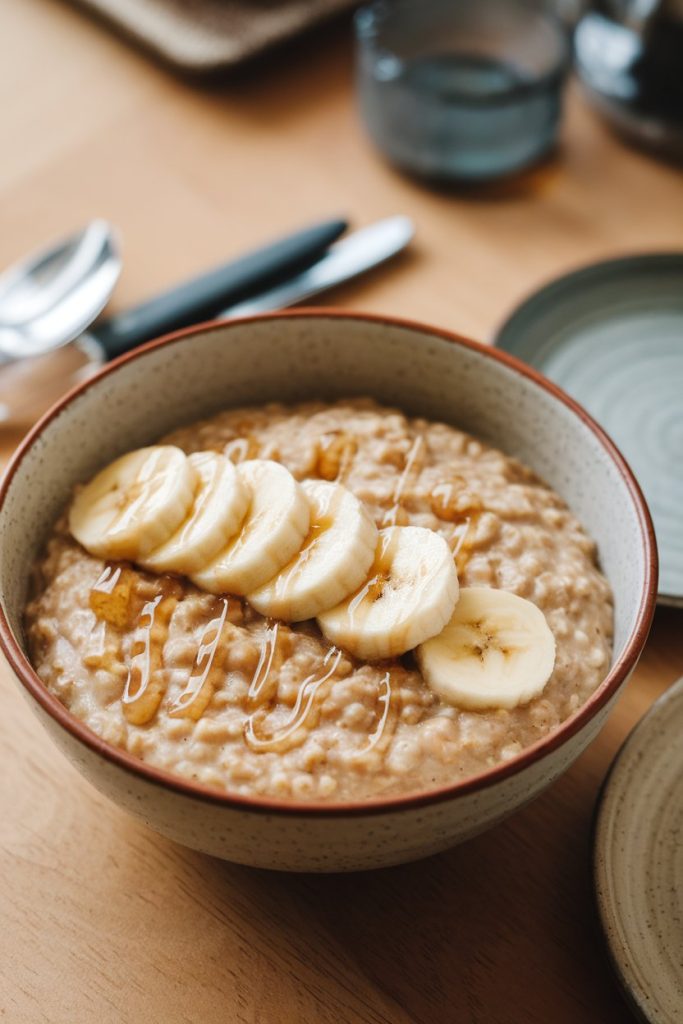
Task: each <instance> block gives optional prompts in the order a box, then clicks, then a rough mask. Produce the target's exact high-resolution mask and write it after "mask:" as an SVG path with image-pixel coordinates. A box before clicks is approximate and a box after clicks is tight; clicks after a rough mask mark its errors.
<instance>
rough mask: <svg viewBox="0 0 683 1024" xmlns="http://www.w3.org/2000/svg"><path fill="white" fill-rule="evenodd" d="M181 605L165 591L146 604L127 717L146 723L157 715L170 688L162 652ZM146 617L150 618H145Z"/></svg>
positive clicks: (127, 697)
mask: <svg viewBox="0 0 683 1024" xmlns="http://www.w3.org/2000/svg"><path fill="white" fill-rule="evenodd" d="M176 604H177V600H176V598H175V597H170V596H168V594H166V595H165V594H164V593H163V592H162V593H160V594H157V595H156V597H154V598H153V599H152V600H151V601H147V603H146V604H145V605H144V606H143V608H142V611H141V613H140V618H139V620H138V626H137V629H136V631H135V638H134V640H133V655H132V657H131V661H130V666H129V669H128V678H127V679H126V685H125V687H124V691H123V696H122V697H121V703H122V705H123V713H124V715H125V717H126V719H127V720H128V721H129V722H130V723H131V724H133V725H144V724H145V723H147V722H149V721H151V719H152V718H154V716H155V714H156V712H157V709H158V707H159V704H160V703H161V699H162V697H163V695H164V692H165V689H166V681H165V679H164V674H163V666H162V654H163V649H164V644H165V642H166V637H167V635H168V627H169V623H170V620H171V615H172V614H173V609H174V608H175V606H176ZM145 620H146V621H145Z"/></svg>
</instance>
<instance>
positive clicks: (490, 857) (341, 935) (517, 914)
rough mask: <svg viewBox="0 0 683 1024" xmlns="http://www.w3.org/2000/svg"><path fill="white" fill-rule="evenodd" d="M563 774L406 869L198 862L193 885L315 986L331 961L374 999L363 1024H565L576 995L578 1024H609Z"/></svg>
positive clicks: (578, 837)
mask: <svg viewBox="0 0 683 1024" xmlns="http://www.w3.org/2000/svg"><path fill="white" fill-rule="evenodd" d="M571 778H572V776H571V773H570V775H569V776H567V777H565V778H564V779H563V780H561V781H560V782H559V783H558V784H557V785H556V786H555V787H553V789H552V790H551V791H550V792H549V793H547V794H546V795H544V796H543V797H541V798H540V799H539V800H537V801H536V802H535V803H534V804H533V805H532V806H531V807H529V808H527V809H525V810H523V811H521V812H520V813H518V814H517V815H516V816H515V817H514V818H513V819H511V820H510V821H509V822H507V823H504V824H503V825H501V826H499V827H498V828H496V829H494V830H493V831H491V832H489V833H487V834H486V835H484V836H481V837H479V838H477V839H475V840H473V841H471V842H470V843H468V844H466V845H464V846H461V847H458V848H456V849H454V850H451V851H449V852H447V853H445V854H442V855H440V856H437V857H433V858H431V859H429V860H426V861H422V862H419V863H415V864H409V865H405V866H400V867H396V868H389V869H385V870H383V871H375V872H365V873H360V874H349V875H334V876H324V875H284V874H279V873H269V872H263V871H253V870H250V869H246V868H239V867H235V866H232V865H225V864H221V863H220V862H218V861H211V860H208V859H202V860H203V864H202V869H201V873H202V877H203V878H204V879H205V884H206V886H207V888H210V889H212V890H213V892H214V896H216V895H219V894H221V891H222V892H223V893H224V895H225V898H226V899H229V900H232V901H234V900H235V896H236V893H239V902H240V915H241V916H242V917H243V916H244V915H245V914H246V915H249V914H250V913H251V914H252V915H253V917H254V920H255V921H257V922H260V923H259V924H258V927H259V928H262V927H263V925H264V924H265V927H266V928H267V929H268V941H269V943H270V944H271V945H272V947H273V949H274V951H275V955H277V956H282V957H283V958H284V959H285V960H287V959H288V958H290V957H291V958H292V961H293V963H294V964H295V965H296V963H297V962H299V963H301V964H306V970H312V971H313V972H314V973H315V974H317V975H320V976H321V977H322V978H324V977H325V976H326V975H329V971H330V963H333V964H334V965H335V970H336V972H337V975H338V978H342V979H345V982H344V983H345V984H348V985H350V986H351V987H352V988H353V989H354V990H356V991H357V992H362V991H369V992H371V993H374V994H375V995H376V996H377V998H378V999H379V1002H378V1003H377V1006H376V1007H375V1010H374V1012H376V1013H379V1014H380V1015H379V1016H378V1017H377V1018H376V1017H373V1016H372V1014H369V1015H368V1018H367V1019H368V1020H375V1019H379V1020H383V1019H384V1017H383V1016H382V1015H381V1013H380V1010H383V1012H384V1014H386V1012H387V1005H389V1006H390V1007H394V1008H395V1009H396V1012H397V1014H398V1017H394V1016H393V1015H392V1016H391V1017H390V1018H389V1019H391V1020H399V1021H403V1020H404V1019H405V1020H406V1021H408V1020H410V1021H414V1022H419V1024H423V1022H424V1024H446V1022H448V1024H452V1022H453V1021H458V1022H459V1021H463V1022H469V1021H473V1022H474V1021H482V1022H483V1021H485V1022H487V1024H489V1022H501V1024H503V1022H506V1024H509V1022H517V1021H520V1022H521V1021H530V1022H533V1021H539V1022H540V1021H543V1022H546V1021H550V1020H552V1021H553V1024H565V1022H566V1024H576V1020H577V1017H576V1013H577V1005H578V1004H577V993H582V995H583V1000H584V1001H585V1005H584V1006H583V1007H582V1014H581V1021H582V1024H589V1022H593V1021H595V1022H596V1024H597V1022H600V1024H611V1022H615V1024H616V1022H620V1024H623V1022H624V1021H625V1020H627V1019H629V1017H628V1013H627V1011H626V1009H625V1008H624V1006H623V1005H621V1000H620V997H619V994H618V992H617V990H616V987H615V983H614V982H613V980H612V978H611V975H610V971H609V967H608V964H607V960H606V956H605V954H604V950H603V945H602V939H601V936H600V934H599V929H598V925H597V920H596V917H595V910H594V906H593V900H592V890H591V878H590V824H591V810H592V809H591V807H590V806H586V805H585V801H583V800H580V799H578V798H577V794H576V786H575V785H574V786H572V781H571ZM558 804H559V805H561V807H560V808H558ZM560 811H561V819H562V828H561V829H560V828H558V825H557V819H558V817H559V812H560ZM189 856H192V857H194V856H195V855H189ZM320 987H321V989H322V990H323V991H325V985H324V982H322V981H321V985H320ZM365 998H366V999H367V997H365ZM337 1012H338V1013H341V1012H342V1011H341V1010H339V1009H338V1010H337ZM403 1015H405V1017H404V1016H403ZM339 1019H340V1020H342V1019H343V1020H346V1017H344V1016H343V1014H342V1016H340V1018H339ZM348 1019H349V1020H353V1019H355V1018H354V1016H353V1015H351V1016H350V1017H349V1018H348Z"/></svg>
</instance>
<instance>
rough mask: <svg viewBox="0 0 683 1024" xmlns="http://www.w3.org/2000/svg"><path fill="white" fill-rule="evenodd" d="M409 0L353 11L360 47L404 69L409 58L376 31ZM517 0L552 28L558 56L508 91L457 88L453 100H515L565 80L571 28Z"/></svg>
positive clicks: (431, 91) (377, 1)
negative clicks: (382, 42)
mask: <svg viewBox="0 0 683 1024" xmlns="http://www.w3.org/2000/svg"><path fill="white" fill-rule="evenodd" d="M409 2H410V0H396V5H395V6H394V5H393V4H391V5H390V4H389V3H387V0H370V2H369V3H365V4H363V6H362V7H359V8H358V10H357V11H356V12H355V13H354V16H353V24H354V33H355V37H356V42H357V44H358V47H359V49H360V50H361V51H362V52H363V53H365V54H368V55H369V56H370V57H380V56H388V57H391V58H392V59H393V60H395V61H396V62H397V65H398V66H400V68H401V69H403V68H405V67H406V64H407V61H406V60H405V59H404V58H403V57H401V56H399V55H398V54H397V53H395V52H394V51H393V50H392V49H391V48H389V47H383V46H378V45H377V36H378V33H377V31H376V29H377V26H378V25H379V24H380V19H384V21H385V23H386V21H387V18H390V17H392V16H393V15H396V14H398V13H399V12H398V8H399V7H401V6H407V5H408V3H409ZM438 2H441V3H443V0H427V3H431V4H434V3H438ZM479 2H480V0H469V3H470V4H473V5H474V6H478V5H479ZM501 2H502V0H494V3H498V4H500V3H501ZM514 4H515V5H516V6H517V7H518V8H519V9H521V10H524V11H526V12H527V13H529V14H530V15H533V16H534V18H535V20H537V21H539V22H541V23H545V24H547V25H549V26H550V28H551V29H552V30H553V32H554V34H555V36H556V39H557V41H558V45H559V54H558V56H557V59H556V60H554V61H553V62H552V64H551V66H550V67H549V68H548V69H547V70H546V71H542V72H539V73H538V74H535V75H534V76H533V78H531V79H530V80H522V81H518V82H515V83H513V84H512V85H510V86H509V87H508V88H507V89H506V90H505V92H501V93H497V94H495V95H492V96H486V97H481V98H479V99H477V98H474V97H473V96H472V95H471V93H466V92H460V91H459V90H457V89H454V90H453V91H452V93H451V97H452V100H451V101H452V102H456V103H461V104H462V105H463V106H471V107H481V106H485V105H488V104H491V103H495V104H496V105H497V106H500V105H504V104H507V103H508V102H510V103H512V102H514V100H515V99H516V98H518V97H520V96H527V95H529V94H530V93H535V92H537V91H538V90H539V89H540V88H545V87H549V86H558V87H559V85H561V83H562V82H563V81H564V79H565V77H566V76H567V74H568V72H569V70H570V68H571V64H572V52H573V49H572V42H571V39H570V36H569V32H568V30H567V28H566V27H565V25H564V23H563V22H562V20H561V19H560V17H559V16H558V15H557V14H556V13H555V12H554V11H550V10H540V9H539V8H537V7H536V6H535V5H533V4H532V3H531V2H529V0H514ZM395 84H397V85H402V86H404V87H405V88H407V89H408V90H409V91H410V92H411V93H413V94H417V95H421V96H432V97H434V98H436V97H437V89H436V88H433V87H430V86H426V85H421V86H419V87H417V88H416V87H415V86H414V85H411V86H407V85H406V84H405V83H395Z"/></svg>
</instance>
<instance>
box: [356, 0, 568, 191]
mask: <svg viewBox="0 0 683 1024" xmlns="http://www.w3.org/2000/svg"><path fill="white" fill-rule="evenodd" d="M356 37H357V57H356V59H357V82H358V95H359V102H360V107H361V112H362V114H363V118H364V120H365V123H366V126H367V128H368V131H369V133H370V135H371V137H372V139H373V140H374V142H375V143H376V144H377V146H378V147H379V148H380V149H381V150H382V152H383V153H384V154H385V155H386V156H387V157H388V158H389V160H391V161H392V162H393V163H394V164H396V165H397V166H398V167H400V168H402V169H403V170H405V171H408V172H409V173H411V174H415V175H419V176H420V177H423V178H426V179H428V180H431V181H435V182H457V183H479V182H487V181H493V180H495V179H498V178H501V177H503V176H506V175H509V174H514V173H516V172H518V171H520V170H522V169H523V168H526V167H528V166H529V165H530V164H532V163H534V162H535V161H537V160H538V159H539V158H540V157H541V156H543V155H544V154H545V153H546V152H547V151H548V150H549V149H551V148H552V146H553V145H554V143H555V139H556V135H557V127H558V122H559V118H560V111H561V99H562V87H563V84H564V80H565V77H566V74H567V70H568V66H569V63H570V53H571V47H570V43H569V33H568V29H567V27H566V26H565V25H564V24H563V23H562V22H561V21H560V20H559V19H558V17H557V16H556V14H555V13H554V11H551V10H550V9H549V8H548V6H547V5H545V4H536V3H529V2H528V0H459V2H453V0H419V2H416V0H393V2H386V0H377V2H375V3H372V4H370V5H369V6H367V7H363V8H361V10H359V11H358V13H357V14H356Z"/></svg>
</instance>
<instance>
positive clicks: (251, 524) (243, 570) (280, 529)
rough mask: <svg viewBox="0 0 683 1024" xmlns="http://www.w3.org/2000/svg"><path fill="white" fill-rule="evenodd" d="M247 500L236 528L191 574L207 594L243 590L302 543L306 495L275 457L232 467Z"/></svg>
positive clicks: (283, 561) (306, 517) (269, 572)
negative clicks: (219, 549) (241, 484)
mask: <svg viewBox="0 0 683 1024" xmlns="http://www.w3.org/2000/svg"><path fill="white" fill-rule="evenodd" d="M237 476H238V478H239V480H240V481H241V482H242V483H243V484H244V485H245V486H246V488H247V490H248V492H249V496H250V502H249V507H248V509H247V515H246V519H245V520H244V523H243V524H242V529H241V531H240V533H239V534H238V535H237V536H236V537H235V539H234V540H232V541H230V542H229V543H228V545H227V547H226V548H224V549H223V550H222V551H221V552H220V553H219V554H218V555H217V556H216V557H215V558H214V560H213V561H211V562H209V564H208V565H206V566H205V567H204V568H202V569H201V570H200V571H199V572H195V573H193V575H192V577H191V578H192V581H193V583H196V584H197V586H198V587H201V588H202V589H203V590H208V591H209V592H210V593H212V594H240V595H244V594H248V593H249V592H250V591H251V590H255V589H256V588H257V587H260V586H261V584H262V583H265V582H266V580H269V579H272V577H273V576H274V575H275V574H276V573H277V572H279V571H280V569H281V568H282V566H283V565H286V564H287V562H288V561H289V560H290V558H292V557H293V556H294V555H295V554H296V552H297V551H298V550H299V548H300V547H301V545H302V544H303V542H304V538H305V536H306V534H307V533H308V525H309V519H310V512H309V506H308V501H307V500H306V495H305V494H304V492H303V489H302V487H301V485H300V484H298V483H297V481H296V480H295V479H294V477H293V476H292V474H291V473H290V472H289V470H288V469H285V467H284V466H281V465H280V463H279V462H271V461H270V460H268V459H251V460H249V461H248V462H241V463H239V465H238V466H237Z"/></svg>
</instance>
